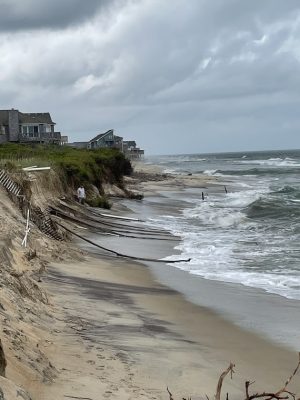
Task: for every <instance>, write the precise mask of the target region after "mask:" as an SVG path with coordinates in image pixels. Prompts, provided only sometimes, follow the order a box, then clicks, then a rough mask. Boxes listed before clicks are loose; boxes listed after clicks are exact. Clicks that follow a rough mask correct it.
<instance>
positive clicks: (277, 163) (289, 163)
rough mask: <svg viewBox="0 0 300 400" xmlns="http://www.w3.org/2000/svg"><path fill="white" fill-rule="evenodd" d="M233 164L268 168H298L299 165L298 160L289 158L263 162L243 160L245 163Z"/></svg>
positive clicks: (276, 158) (269, 159)
mask: <svg viewBox="0 0 300 400" xmlns="http://www.w3.org/2000/svg"><path fill="white" fill-rule="evenodd" d="M234 164H254V165H263V166H268V167H300V163H299V161H298V160H295V159H293V158H290V157H285V158H280V157H275V158H268V159H265V160H245V161H241V160H238V161H234Z"/></svg>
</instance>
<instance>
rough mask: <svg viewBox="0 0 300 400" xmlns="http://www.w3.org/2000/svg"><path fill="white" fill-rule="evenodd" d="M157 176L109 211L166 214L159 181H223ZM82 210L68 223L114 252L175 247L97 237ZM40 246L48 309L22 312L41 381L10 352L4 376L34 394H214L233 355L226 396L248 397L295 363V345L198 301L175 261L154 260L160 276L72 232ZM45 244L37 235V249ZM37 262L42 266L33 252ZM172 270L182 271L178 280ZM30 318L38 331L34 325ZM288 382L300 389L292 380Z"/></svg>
mask: <svg viewBox="0 0 300 400" xmlns="http://www.w3.org/2000/svg"><path fill="white" fill-rule="evenodd" d="M133 179H134V178H133ZM156 179H157V177H155V176H154V177H153V180H151V181H150V182H148V184H147V183H146V186H147V185H148V187H147V197H146V199H145V201H144V202H140V201H132V200H131V201H130V200H124V199H123V200H120V201H116V202H115V204H114V206H113V208H112V210H111V213H112V214H120V215H122V216H126V215H129V216H130V217H134V216H138V215H140V214H139V212H141V213H142V214H143V216H144V217H145V218H143V219H147V217H149V216H151V215H157V212H159V213H160V214H161V215H164V213H165V211H166V210H167V209H168V208H169V206H170V203H169V199H168V196H163V195H162V196H161V195H160V193H159V190H160V189H161V188H163V189H164V190H166V191H167V192H168V191H169V190H170V191H172V190H174V185H179V190H180V191H182V193H184V190H186V189H187V190H191V188H192V187H193V185H194V184H195V181H196V180H198V189H200V190H201V188H202V187H204V186H206V185H207V186H210V185H211V186H210V187H212V188H213V189H212V190H215V189H214V188H215V185H216V184H217V185H220V183H217V182H212V181H211V182H208V183H205V180H204V179H202V178H201V179H200V180H199V177H197V176H193V177H190V176H189V177H176V178H175V179H173V178H172V177H169V179H168V182H169V183H168V185H169V186H166V180H165V178H164V177H161V178H159V180H158V181H157V180H156ZM157 182H158V183H159V184H157ZM132 183H133V184H134V182H132ZM142 185H143V182H140V187H142ZM157 187H159V189H158V190H156V189H157ZM176 187H177V186H176ZM176 187H175V188H176ZM181 197H182V196H181ZM157 201H158V202H159V207H158V208H157V205H156V202H157ZM180 201H181V200H180ZM72 204H73V203H72ZM178 204H180V202H179V203H178ZM61 205H62V207H63V204H61ZM66 208H67V207H66ZM73 208H74V216H75V217H76V209H77V211H79V214H80V211H83V214H84V213H86V214H87V215H86V218H87V219H88V214H89V213H90V212H93V213H94V212H95V210H92V209H90V210H89V209H88V208H81V206H78V205H76V204H75V203H74V204H73ZM70 210H71V209H70ZM71 213H72V211H71ZM106 213H110V212H106ZM79 214H78V215H79ZM83 214H80V215H81V218H82V225H80V223H79V222H78V221H77V222H76V221H75V219H76V218H75V219H73V222H71V223H70V222H66V224H67V226H71V227H72V229H74V230H75V231H78V232H81V233H82V234H83V235H84V236H85V235H87V237H92V238H93V240H94V239H95V240H97V238H98V240H99V243H100V244H104V245H105V246H106V247H108V248H112V249H117V250H118V251H119V252H120V253H123V254H131V255H135V256H147V255H150V256H151V258H163V257H165V256H167V255H170V254H171V250H172V249H173V247H174V243H175V242H173V241H170V240H167V241H157V240H150V239H149V238H148V239H145V240H142V239H137V238H135V239H133V238H130V237H127V238H126V237H117V236H109V235H108V236H107V235H106V236H103V234H102V235H101V234H100V233H99V232H100V231H101V227H100V228H99V230H97V229H95V230H94V229H93V228H90V227H88V228H87V227H86V226H88V224H87V225H84V215H83ZM93 215H95V214H93ZM53 218H54V219H55V217H53ZM103 222H104V221H103ZM106 222H107V221H106ZM133 225H134V224H133ZM133 225H131V223H130V224H129V223H124V225H123V226H122V223H121V225H119V226H118V224H116V221H114V222H113V224H112V226H114V228H113V229H115V228H116V230H118V228H119V229H121V226H122V229H121V231H123V232H124V231H126V230H127V228H128V231H130V230H131V229H132V230H134V229H137V227H135V228H134V226H133ZM104 226H105V225H104ZM138 230H139V229H137V231H138ZM102 233H103V232H102ZM32 234H34V235H38V232H33V233H32ZM134 236H135V235H134ZM48 242H49V243H48ZM176 243H177V242H176ZM54 245H55V246H56V247H54ZM44 246H46V247H47V249H48V251H49V252H53V251H55V254H52V256H51V257H50V255H49V256H47V255H46V254H45V255H44V258H42V257H41V256H40V260H42V259H43V260H44V262H47V267H46V270H43V271H40V272H39V277H42V279H39V284H38V286H39V288H40V290H41V292H42V293H45V295H46V294H47V305H45V310H47V313H46V314H45V316H43V315H41V316H39V314H38V313H37V314H36V318H34V319H30V318H31V317H30V315H29V314H28V318H29V319H30V321H31V322H30V325H29V327H28V328H29V330H28V331H27V330H26V332H29V336H31V335H32V336H33V337H34V343H36V347H35V351H36V353H37V354H42V355H43V356H42V357H43V358H41V356H39V357H38V358H37V359H35V358H32V357H33V356H32V355H31V353H30V352H31V351H32V349H33V348H32V346H31V344H28V345H27V347H28V350H30V352H29V353H28V354H26V357H27V358H25V360H26V361H25V362H26V363H28V365H29V366H30V368H32V367H33V368H35V369H37V368H38V369H39V370H41V374H42V376H45V378H47V379H48V380H46V381H45V380H43V381H42V380H41V379H40V377H39V376H38V375H34V379H28V378H27V375H24V374H23V375H22V373H21V372H18V371H13V370H12V369H11V366H10V365H11V357H12V356H9V357H10V358H9V361H10V364H9V369H8V378H9V379H12V380H15V381H17V382H18V383H19V384H21V385H23V386H24V387H25V388H26V390H28V391H29V392H30V394H31V396H32V399H33V400H35V399H36V400H37V399H43V400H52V399H53V398H55V399H57V400H59V399H64V398H76V397H77V398H88V399H91V400H96V399H99V398H107V399H112V400H114V399H120V400H123V399H132V400H135V399H140V398H141V397H144V398H145V399H149V400H150V399H152V400H154V399H159V400H160V399H166V398H168V397H169V396H168V393H167V390H166V387H167V386H168V387H169V389H170V390H171V392H172V394H173V396H174V398H183V397H185V398H187V397H188V396H193V397H194V398H198V397H200V396H201V397H204V396H205V394H208V395H209V396H210V398H213V396H214V394H215V390H216V384H217V381H218V379H219V377H220V374H221V372H222V371H224V370H225V369H226V368H227V367H228V365H229V363H230V362H231V361H233V362H235V363H236V365H237V367H236V374H235V376H234V380H233V381H231V380H230V379H229V378H226V381H225V384H224V389H223V396H224V393H225V392H229V393H230V397H231V399H240V398H241V396H245V393H244V387H245V386H244V385H245V381H246V380H251V381H252V380H255V381H256V384H255V385H254V386H253V391H265V390H269V391H274V390H278V389H279V387H281V386H282V385H283V384H284V382H285V380H286V379H287V377H288V376H290V374H291V372H292V371H293V369H294V367H295V365H296V362H297V354H296V353H295V352H293V351H291V350H289V349H288V348H285V347H284V346H280V345H278V344H275V343H273V342H272V341H270V340H268V339H267V338H265V337H262V336H261V335H258V334H256V333H253V332H252V331H249V330H245V329H243V328H240V327H239V326H237V325H236V324H235V323H234V322H232V321H231V320H230V318H227V317H228V316H227V315H226V313H225V314H224V313H223V312H222V311H221V312H216V311H214V310H213V308H212V307H209V305H207V304H203V303H200V304H201V305H197V304H195V301H193V299H192V298H189V297H188V296H187V295H186V293H184V291H182V290H181V288H179V287H176V285H177V283H178V282H182V283H184V279H182V278H181V277H180V275H181V276H183V275H182V274H184V272H183V271H180V270H179V269H172V270H171V267H169V266H168V265H166V264H160V265H159V267H158V265H157V269H158V270H159V271H160V272H164V273H165V278H164V279H165V281H163V280H162V276H161V275H159V274H156V273H155V267H154V265H153V263H146V262H143V263H141V262H137V261H134V260H129V259H125V258H121V257H115V256H108V255H107V253H105V252H104V251H99V250H95V251H91V248H90V247H89V246H88V245H84V244H83V243H82V242H80V241H79V240H78V239H73V240H72V241H71V242H62V243H56V242H55V243H52V241H47V242H46V241H45V244H44ZM43 249H44V247H43V246H42V243H41V247H40V248H39V251H42V250H43ZM173 252H174V251H173V250H172V253H173ZM49 254H50V253H49ZM66 255H67V257H66ZM50 260H51V261H50ZM35 261H36V264H37V266H39V259H36V260H35ZM49 261H50V263H49ZM176 276H177V277H179V278H178V279H177V278H176V279H175V277H176ZM171 277H172V279H173V278H174V279H175V281H176V282H175V281H172V279H171ZM175 283H176V284H175ZM202 283H203V285H202V287H201V289H199V287H197V288H196V291H197V290H198V291H199V290H201V293H202V295H203V296H204V297H205V298H209V296H214V294H215V293H216V292H215V289H216V285H214V283H212V284H209V281H206V280H204V281H203V282H202ZM186 287H187V288H190V285H189V284H188V285H187V286H186ZM233 291H234V290H233ZM215 297H216V298H217V296H215ZM224 298H226V293H225V297H224V293H223V294H222V293H221V295H220V297H219V299H221V300H220V301H219V302H220V303H224V301H223V300H224ZM222 299H223V300H222ZM237 301H238V299H237ZM203 305H204V306H203ZM37 309H40V307H37ZM33 327H35V328H37V329H38V333H36V332H37V331H36V329H34V330H33V331H32V330H31V329H32V328H33ZM31 332H34V333H31ZM24 340H25V339H24ZM24 343H25V342H24ZM32 360H34V361H32ZM23 363H24V361H23V360H22V364H23ZM251 389H252V388H251ZM290 390H292V391H295V392H299V391H300V387H299V382H298V381H297V380H296V379H295V381H293V382H292V383H291V386H290Z"/></svg>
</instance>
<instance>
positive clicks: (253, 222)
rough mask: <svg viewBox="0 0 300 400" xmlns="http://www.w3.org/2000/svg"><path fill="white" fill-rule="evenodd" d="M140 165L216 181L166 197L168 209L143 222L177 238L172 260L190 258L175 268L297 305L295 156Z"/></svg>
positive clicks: (167, 159)
mask: <svg viewBox="0 0 300 400" xmlns="http://www.w3.org/2000/svg"><path fill="white" fill-rule="evenodd" d="M145 163H147V164H155V165H159V166H161V167H162V169H163V171H164V172H166V173H172V174H179V175H180V174H184V175H187V174H192V175H194V174H204V175H207V176H210V177H215V179H216V180H217V182H216V184H213V185H209V186H208V187H207V188H203V189H193V188H186V189H184V190H181V191H178V190H176V189H175V188H174V192H172V191H168V192H166V193H163V195H164V196H165V197H166V198H167V199H168V198H169V199H170V204H173V207H170V208H164V210H163V212H160V213H159V214H158V215H154V216H151V217H150V218H149V219H148V221H147V223H148V224H150V225H151V226H155V227H163V228H167V229H169V230H170V231H171V232H172V233H173V234H175V235H177V236H179V237H180V243H179V244H178V246H176V248H175V249H176V254H175V255H172V256H171V258H172V259H174V257H180V258H191V261H190V262H188V263H185V262H182V263H177V264H173V265H172V268H178V269H180V270H182V271H185V272H186V273H188V274H190V276H191V277H193V276H195V277H196V276H198V277H202V278H204V279H207V280H211V281H220V282H227V283H231V284H241V285H244V286H245V287H252V288H259V289H262V290H263V291H265V292H268V293H273V294H276V295H280V296H282V297H285V298H287V299H296V300H300V248H299V234H300V150H287V151H262V152H241V153H218V154H189V155H172V156H153V157H148V158H146V159H145ZM225 187H226V189H225ZM226 191H227V193H226ZM202 192H203V194H204V200H202ZM171 200H172V201H171ZM176 201H177V202H178V204H180V206H177V208H176ZM174 205H175V206H174ZM178 252H179V253H180V255H178Z"/></svg>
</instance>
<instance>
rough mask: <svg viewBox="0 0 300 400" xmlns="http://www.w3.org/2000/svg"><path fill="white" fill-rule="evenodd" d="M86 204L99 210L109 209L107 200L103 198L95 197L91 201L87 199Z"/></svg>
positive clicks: (109, 205)
mask: <svg viewBox="0 0 300 400" xmlns="http://www.w3.org/2000/svg"><path fill="white" fill-rule="evenodd" d="M86 202H87V204H88V205H89V206H91V207H100V208H106V209H109V208H111V204H110V203H109V201H108V200H107V198H106V197H105V196H100V197H95V198H93V199H87V200H86Z"/></svg>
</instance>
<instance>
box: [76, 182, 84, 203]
mask: <svg viewBox="0 0 300 400" xmlns="http://www.w3.org/2000/svg"><path fill="white" fill-rule="evenodd" d="M77 197H78V201H79V203H80V204H84V199H85V190H84V187H83V186H80V187H79V188H78V189H77Z"/></svg>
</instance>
